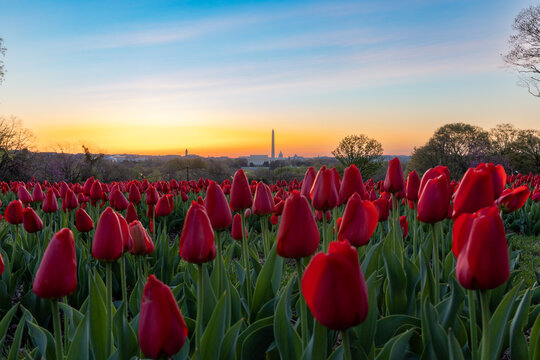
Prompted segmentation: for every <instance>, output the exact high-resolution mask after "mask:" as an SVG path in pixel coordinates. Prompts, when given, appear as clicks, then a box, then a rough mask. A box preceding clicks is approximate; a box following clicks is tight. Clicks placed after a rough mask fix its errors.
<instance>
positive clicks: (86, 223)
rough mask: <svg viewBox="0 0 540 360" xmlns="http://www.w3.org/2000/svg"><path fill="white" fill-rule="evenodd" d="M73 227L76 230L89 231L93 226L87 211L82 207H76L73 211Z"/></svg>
mask: <svg viewBox="0 0 540 360" xmlns="http://www.w3.org/2000/svg"><path fill="white" fill-rule="evenodd" d="M75 227H76V228H77V231H78V232H82V233H85V232H89V231H90V230H92V229H93V228H94V222H93V221H92V218H91V217H90V215H88V213H87V212H86V211H85V210H84V209H83V208H79V209H77V212H76V213H75Z"/></svg>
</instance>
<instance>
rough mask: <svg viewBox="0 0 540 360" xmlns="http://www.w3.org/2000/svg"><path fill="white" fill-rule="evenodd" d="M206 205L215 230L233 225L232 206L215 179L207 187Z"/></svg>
mask: <svg viewBox="0 0 540 360" xmlns="http://www.w3.org/2000/svg"><path fill="white" fill-rule="evenodd" d="M204 207H205V208H206V213H207V214H208V218H209V219H210V223H211V224H212V227H213V228H214V230H223V229H227V228H228V227H229V226H231V222H232V214H231V208H230V207H229V204H227V198H226V197H225V194H224V193H223V190H222V189H221V186H219V185H218V184H216V183H215V182H214V181H210V182H209V184H208V188H207V189H206V197H205V198H204Z"/></svg>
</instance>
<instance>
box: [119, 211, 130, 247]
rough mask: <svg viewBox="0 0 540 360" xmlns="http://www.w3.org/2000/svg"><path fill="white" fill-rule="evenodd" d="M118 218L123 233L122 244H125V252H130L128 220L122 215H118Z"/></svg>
mask: <svg viewBox="0 0 540 360" xmlns="http://www.w3.org/2000/svg"><path fill="white" fill-rule="evenodd" d="M116 216H117V217H118V222H119V223H120V230H121V231H122V244H124V252H125V251H128V250H129V225H128V223H127V220H126V218H125V217H124V216H123V215H122V214H120V213H116Z"/></svg>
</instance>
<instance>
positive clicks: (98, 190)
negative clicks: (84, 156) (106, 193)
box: [90, 180, 103, 205]
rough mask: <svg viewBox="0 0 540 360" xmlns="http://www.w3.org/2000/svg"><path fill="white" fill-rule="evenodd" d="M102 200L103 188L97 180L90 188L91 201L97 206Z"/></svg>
mask: <svg viewBox="0 0 540 360" xmlns="http://www.w3.org/2000/svg"><path fill="white" fill-rule="evenodd" d="M102 198H103V188H102V187H101V184H100V183H99V181H98V180H96V181H94V182H93V183H92V187H91V188H90V200H92V204H93V205H95V204H96V203H97V202H98V201H99V200H101V199H102Z"/></svg>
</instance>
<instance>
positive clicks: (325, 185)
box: [310, 165, 339, 210]
mask: <svg viewBox="0 0 540 360" xmlns="http://www.w3.org/2000/svg"><path fill="white" fill-rule="evenodd" d="M333 176H334V175H332V170H329V169H327V168H326V167H325V166H324V165H323V166H322V167H321V168H320V170H319V172H317V176H316V177H315V180H314V181H313V187H312V188H311V192H310V197H311V204H312V205H313V208H314V209H316V210H330V209H333V208H335V207H336V206H337V205H338V202H339V194H338V191H337V189H336V184H335V182H334V178H333Z"/></svg>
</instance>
